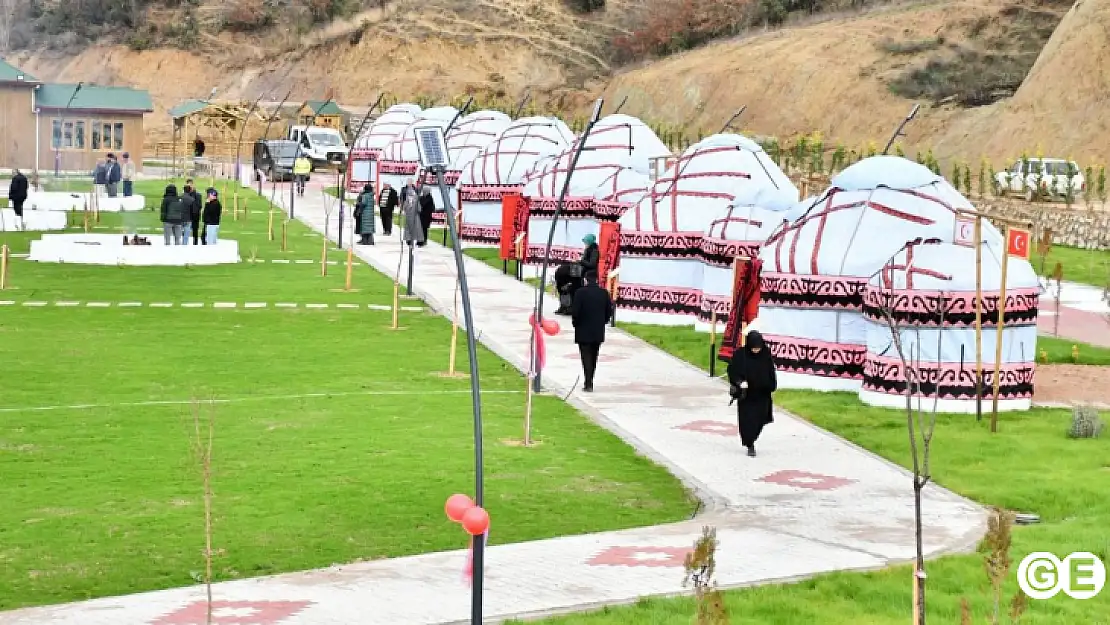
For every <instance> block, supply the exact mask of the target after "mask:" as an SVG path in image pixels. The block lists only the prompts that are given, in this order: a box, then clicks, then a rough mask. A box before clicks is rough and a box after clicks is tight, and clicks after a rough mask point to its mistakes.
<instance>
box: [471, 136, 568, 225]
mask: <svg viewBox="0 0 1110 625" xmlns="http://www.w3.org/2000/svg"><path fill="white" fill-rule="evenodd" d="M572 141H574V133H573V132H571V130H570V128H569V127H568V126H567V125H566V124H565V123H563V121H562V120H560V119H557V118H555V117H523V118H521V119H518V120H516V121H515V122H513V123H512V125H510V126H509V127H508V128H506V129H505V130H504V131H503V132H502V133H501V134H500V135H498V136H497V138H496V139H494V140H493V141H492V142H490V144H489V145H487V146H486V148H485V149H483V150H482V151H481V153H479V154H478V156H477V157H476V158H474V159H473V160H472V161H470V163H469V164H467V165H466V166H464V167H463V170H462V174H461V175H460V176H459V183H458V188H459V202H460V204H461V206H462V211H463V217H462V233H461V237H462V239H463V240H464V241H468V242H470V243H481V244H486V245H497V244H498V243H499V242H500V240H501V198H502V197H503V196H504V195H505V194H506V193H520V192H521V191H522V190H523V186H524V183H525V177H526V175H527V173H528V172H529V171H530V170H532V169H533V168H534V167H535V165H536V164H537V162H539V161H541V160H543V159H544V158H546V157H550V156H552V155H555V154H559V153H560V152H562V151H563V150H565V149H566V147H567V146H568V145H570V143H571V142H572Z"/></svg>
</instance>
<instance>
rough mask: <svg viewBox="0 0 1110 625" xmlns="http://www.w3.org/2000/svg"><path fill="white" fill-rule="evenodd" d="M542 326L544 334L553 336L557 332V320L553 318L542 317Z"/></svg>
mask: <svg viewBox="0 0 1110 625" xmlns="http://www.w3.org/2000/svg"><path fill="white" fill-rule="evenodd" d="M542 327H543V331H544V334H546V335H548V336H555V335H556V334H558V333H559V322H558V321H555V320H554V319H544V320H543V325H542Z"/></svg>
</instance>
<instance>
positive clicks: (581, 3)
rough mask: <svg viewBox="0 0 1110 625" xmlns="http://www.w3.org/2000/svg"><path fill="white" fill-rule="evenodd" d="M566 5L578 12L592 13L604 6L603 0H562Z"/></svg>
mask: <svg viewBox="0 0 1110 625" xmlns="http://www.w3.org/2000/svg"><path fill="white" fill-rule="evenodd" d="M563 2H565V3H566V5H567V6H568V7H570V8H571V10H573V11H577V12H579V13H592V12H593V11H600V10H601V9H604V8H605V0H563Z"/></svg>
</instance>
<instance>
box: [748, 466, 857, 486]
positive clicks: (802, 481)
mask: <svg viewBox="0 0 1110 625" xmlns="http://www.w3.org/2000/svg"><path fill="white" fill-rule="evenodd" d="M758 481H760V482H768V483H770V484H780V485H782V486H793V487H794V488H808V489H809V490H836V489H838V488H841V487H844V486H847V485H849V484H854V483H855V480H850V479H848V478H845V477H836V476H833V475H821V474H819V473H807V472H806V471H795V470H793V469H790V470H787V471H777V472H775V473H772V474H770V475H764V476H763V477H761V478H759V480H758Z"/></svg>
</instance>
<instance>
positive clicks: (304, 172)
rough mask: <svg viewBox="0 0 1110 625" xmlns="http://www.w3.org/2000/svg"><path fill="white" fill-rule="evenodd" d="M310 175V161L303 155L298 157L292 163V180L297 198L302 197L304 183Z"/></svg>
mask: <svg viewBox="0 0 1110 625" xmlns="http://www.w3.org/2000/svg"><path fill="white" fill-rule="evenodd" d="M310 173H312V161H310V160H308V157H306V156H304V155H301V156H298V157H297V160H295V161H293V180H294V182H295V183H296V185H297V195H298V196H299V197H304V183H305V181H306V180H308V175H309V174H310Z"/></svg>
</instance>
